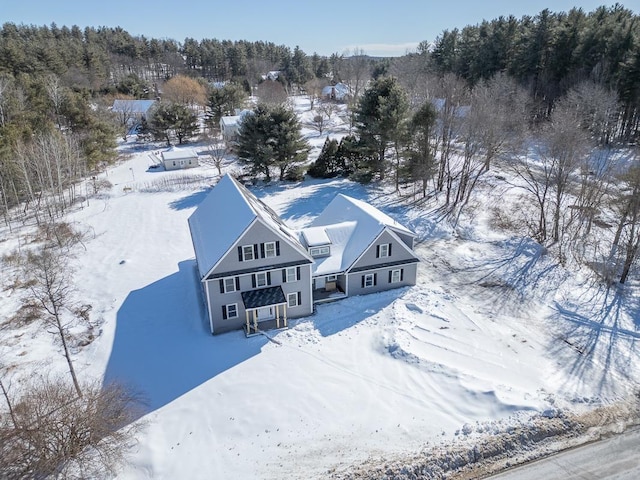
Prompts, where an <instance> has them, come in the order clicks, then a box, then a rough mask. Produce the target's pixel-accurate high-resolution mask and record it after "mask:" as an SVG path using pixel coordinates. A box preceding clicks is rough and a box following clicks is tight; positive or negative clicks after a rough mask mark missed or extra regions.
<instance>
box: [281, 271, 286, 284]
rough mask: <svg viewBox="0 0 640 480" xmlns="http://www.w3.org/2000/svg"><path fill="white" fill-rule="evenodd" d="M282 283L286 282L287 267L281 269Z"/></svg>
mask: <svg viewBox="0 0 640 480" xmlns="http://www.w3.org/2000/svg"><path fill="white" fill-rule="evenodd" d="M282 283H287V269H286V268H283V269H282Z"/></svg>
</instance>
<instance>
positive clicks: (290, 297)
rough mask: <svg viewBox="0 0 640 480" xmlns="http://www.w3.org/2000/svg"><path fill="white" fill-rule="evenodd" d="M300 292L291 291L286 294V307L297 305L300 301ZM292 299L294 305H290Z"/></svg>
mask: <svg viewBox="0 0 640 480" xmlns="http://www.w3.org/2000/svg"><path fill="white" fill-rule="evenodd" d="M299 296H300V294H299V293H298V292H291V293H288V294H287V308H294V307H299V306H300V303H299V302H298V300H299ZM292 298H293V299H294V303H295V305H291V299H292Z"/></svg>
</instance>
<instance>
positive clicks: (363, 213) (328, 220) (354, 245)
mask: <svg viewBox="0 0 640 480" xmlns="http://www.w3.org/2000/svg"><path fill="white" fill-rule="evenodd" d="M385 228H388V229H389V230H391V231H392V232H397V233H402V234H405V235H411V236H415V234H414V233H413V232H412V231H411V230H409V229H408V228H407V227H405V226H403V225H402V224H400V223H398V222H396V221H395V220H394V219H392V218H391V217H390V216H388V215H387V214H385V213H383V212H381V211H380V210H378V209H377V208H375V207H373V206H371V205H369V204H368V203H366V202H363V201H361V200H356V199H355V198H351V197H348V196H346V195H343V194H338V195H337V196H336V197H335V198H334V199H333V200H332V201H331V202H330V203H329V205H327V207H326V208H325V209H324V211H323V212H322V213H321V214H320V215H319V216H318V217H316V219H315V220H314V221H313V222H311V225H310V226H309V227H308V228H305V229H303V230H302V232H301V234H302V237H303V238H304V239H305V240H306V239H307V238H309V237H310V238H311V239H312V240H316V239H319V238H320V237H321V235H320V234H319V233H318V232H319V231H323V232H324V235H326V237H327V238H328V239H329V241H330V248H331V254H330V256H329V257H324V258H316V259H315V264H314V265H313V275H331V274H335V273H339V272H344V271H346V270H348V269H349V267H351V266H352V265H353V264H354V262H355V261H356V260H357V259H358V258H359V257H360V256H361V255H362V254H363V253H364V251H365V250H366V249H367V248H368V247H369V245H371V243H372V242H373V241H374V240H375V239H376V238H377V237H378V236H379V235H380V234H381V233H382V231H383V230H384V229H385ZM308 245H309V246H311V245H310V244H308Z"/></svg>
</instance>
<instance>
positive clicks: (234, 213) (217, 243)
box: [189, 174, 309, 278]
mask: <svg viewBox="0 0 640 480" xmlns="http://www.w3.org/2000/svg"><path fill="white" fill-rule="evenodd" d="M256 219H260V220H261V221H262V223H263V224H265V225H266V226H267V227H268V228H270V229H271V230H273V231H274V232H275V233H276V234H278V235H279V236H280V237H281V238H283V239H284V240H287V241H288V242H289V243H291V244H292V245H293V247H294V248H296V249H298V250H299V251H300V253H301V255H303V256H304V257H305V258H309V255H308V254H307V252H306V250H305V249H304V247H303V246H302V244H301V243H300V241H299V240H298V238H297V236H296V235H295V234H294V233H293V231H292V230H290V229H289V227H287V226H286V225H285V224H284V222H283V221H282V220H281V219H280V217H278V215H277V214H276V213H275V212H274V211H273V210H272V209H271V208H269V207H268V206H267V205H266V204H265V203H264V202H262V201H261V200H260V199H258V198H257V197H256V196H255V195H254V194H253V193H251V192H250V191H249V190H248V189H247V188H246V187H245V186H244V185H242V184H241V183H240V182H238V181H237V180H236V179H235V178H233V176H231V175H229V174H227V175H225V176H223V177H222V178H221V179H220V181H219V182H218V184H217V185H216V186H215V187H214V188H213V189H212V190H211V192H210V193H209V194H208V195H207V196H206V197H205V199H204V200H203V201H202V203H200V205H198V207H197V208H196V210H195V211H194V212H193V213H192V214H191V216H190V217H189V229H190V230H191V239H192V241H193V248H194V250H195V254H196V258H197V260H198V270H199V273H200V278H204V277H205V276H206V275H207V274H208V273H209V272H210V271H211V269H213V268H214V267H215V266H216V264H217V263H218V262H219V261H220V260H221V259H222V258H223V257H224V255H225V254H226V253H227V252H228V251H229V249H231V247H232V246H233V245H234V243H235V242H236V241H237V240H238V239H239V238H240V237H241V236H242V234H243V233H244V231H245V230H246V229H247V228H249V227H250V226H251V225H252V224H253V222H254V221H255V220H256Z"/></svg>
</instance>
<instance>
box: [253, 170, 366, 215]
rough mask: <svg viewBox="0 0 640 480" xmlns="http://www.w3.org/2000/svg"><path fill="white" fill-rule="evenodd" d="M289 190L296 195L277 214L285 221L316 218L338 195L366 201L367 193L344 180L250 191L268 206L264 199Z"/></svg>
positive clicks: (308, 181)
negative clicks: (294, 190) (301, 187)
mask: <svg viewBox="0 0 640 480" xmlns="http://www.w3.org/2000/svg"><path fill="white" fill-rule="evenodd" d="M301 185H302V186H303V187H304V188H303V189H300V186H301ZM291 189H296V194H295V196H294V197H293V198H294V199H295V200H294V201H292V202H291V203H290V204H289V205H287V207H286V208H285V209H284V210H283V211H280V212H279V213H280V216H281V217H282V218H284V219H285V221H286V220H288V219H289V220H295V219H297V218H301V217H310V218H315V217H317V216H318V215H320V214H321V213H322V211H323V210H324V209H325V207H326V206H327V205H329V202H331V200H333V198H334V197H335V196H336V195H338V194H339V193H342V194H344V195H348V196H350V197H353V198H358V199H365V200H366V197H367V191H366V189H365V187H364V186H362V185H360V184H358V183H355V182H352V181H349V180H346V179H344V178H336V179H332V180H305V181H304V182H303V183H302V184H299V183H281V184H279V185H277V186H271V185H268V186H264V187H256V188H252V189H251V191H252V192H253V193H254V194H255V195H256V196H257V197H258V198H261V199H262V200H263V201H264V202H265V203H266V204H267V205H269V199H268V198H265V197H268V196H269V195H273V194H276V193H280V192H283V191H286V190H291ZM269 206H271V205H269Z"/></svg>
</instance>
